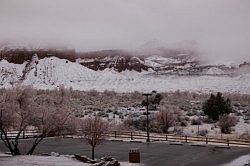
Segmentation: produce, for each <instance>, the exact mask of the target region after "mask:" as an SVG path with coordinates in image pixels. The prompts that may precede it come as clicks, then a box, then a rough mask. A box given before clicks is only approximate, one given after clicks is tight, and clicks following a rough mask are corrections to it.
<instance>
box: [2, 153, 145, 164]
mask: <svg viewBox="0 0 250 166" xmlns="http://www.w3.org/2000/svg"><path fill="white" fill-rule="evenodd" d="M120 163H121V166H142V164H131V163H127V162H120ZM0 165H1V166H90V164H86V163H82V162H79V161H77V160H74V159H72V157H71V156H60V157H54V156H15V157H6V156H5V157H3V155H1V154H0Z"/></svg>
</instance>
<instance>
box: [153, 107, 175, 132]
mask: <svg viewBox="0 0 250 166" xmlns="http://www.w3.org/2000/svg"><path fill="white" fill-rule="evenodd" d="M178 114H179V112H178V109H177V108H175V107H173V106H161V108H160V111H159V113H158V114H157V120H158V123H159V126H160V128H161V130H162V132H163V133H168V129H169V128H170V127H172V126H173V125H174V124H175V123H176V121H177V118H178Z"/></svg>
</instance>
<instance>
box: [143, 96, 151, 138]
mask: <svg viewBox="0 0 250 166" xmlns="http://www.w3.org/2000/svg"><path fill="white" fill-rule="evenodd" d="M142 95H143V96H146V106H147V113H146V115H147V142H150V138H149V127H148V123H149V122H148V105H149V103H148V97H149V96H151V95H152V93H143V94H142Z"/></svg>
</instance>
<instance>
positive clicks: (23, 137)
mask: <svg viewBox="0 0 250 166" xmlns="http://www.w3.org/2000/svg"><path fill="white" fill-rule="evenodd" d="M24 138H25V133H24V131H23V139H24Z"/></svg>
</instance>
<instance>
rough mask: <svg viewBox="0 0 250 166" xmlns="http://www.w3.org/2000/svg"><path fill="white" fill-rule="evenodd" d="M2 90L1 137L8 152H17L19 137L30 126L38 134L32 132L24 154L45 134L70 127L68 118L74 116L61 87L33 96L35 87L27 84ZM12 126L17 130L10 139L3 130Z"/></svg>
mask: <svg viewBox="0 0 250 166" xmlns="http://www.w3.org/2000/svg"><path fill="white" fill-rule="evenodd" d="M3 92H4V93H2V94H1V95H0V96H1V97H0V98H1V99H0V108H1V109H0V130H1V140H2V141H3V143H4V144H5V146H6V147H7V148H8V149H9V150H10V152H11V154H12V155H20V154H21V152H20V149H19V140H20V137H21V134H22V133H23V132H24V131H25V130H26V129H27V128H28V127H30V126H31V127H33V128H35V129H36V131H37V132H38V133H40V134H39V135H36V136H35V139H34V142H33V143H32V145H31V148H30V149H29V150H28V152H27V153H26V154H27V155H32V154H33V152H34V150H35V148H36V147H37V145H38V144H39V143H40V142H41V141H42V140H43V139H44V138H45V137H47V136H52V135H61V134H63V133H65V132H66V130H68V129H70V130H71V131H73V126H70V125H69V124H70V123H71V121H69V119H72V118H74V117H73V116H71V111H69V109H68V108H67V107H66V106H67V104H66V103H65V98H64V97H65V96H64V95H65V93H64V92H63V89H60V90H58V91H55V93H54V95H52V96H50V95H49V96H46V97H43V98H37V96H36V90H34V89H32V88H31V87H25V88H17V89H14V90H5V91H3ZM12 130H14V131H17V134H16V136H15V139H14V140H10V138H9V136H8V135H7V132H8V131H12Z"/></svg>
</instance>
